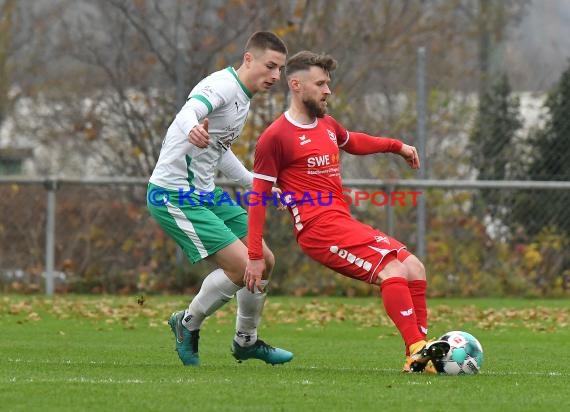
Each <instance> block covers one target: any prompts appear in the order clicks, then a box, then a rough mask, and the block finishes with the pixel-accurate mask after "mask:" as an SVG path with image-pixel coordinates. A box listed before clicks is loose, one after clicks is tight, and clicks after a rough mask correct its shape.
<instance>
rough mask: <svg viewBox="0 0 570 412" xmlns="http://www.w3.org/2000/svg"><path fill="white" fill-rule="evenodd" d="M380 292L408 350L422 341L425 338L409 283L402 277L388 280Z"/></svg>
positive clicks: (381, 286) (382, 285)
mask: <svg viewBox="0 0 570 412" xmlns="http://www.w3.org/2000/svg"><path fill="white" fill-rule="evenodd" d="M380 292H381V294H382V302H383V304H384V309H385V310H386V314H387V315H388V316H389V317H390V319H392V322H394V324H395V325H396V328H398V330H399V331H400V335H402V338H403V339H404V342H405V344H406V348H408V347H409V346H410V345H411V344H412V343H415V342H417V341H420V340H422V339H423V336H422V335H421V333H420V331H419V330H418V322H417V319H416V314H415V311H414V304H413V302H412V297H411V296H410V290H409V289H408V281H407V280H406V279H404V278H401V277H394V278H389V279H386V280H385V281H383V282H382V283H381V285H380Z"/></svg>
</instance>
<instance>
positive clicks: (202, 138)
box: [188, 118, 210, 149]
mask: <svg viewBox="0 0 570 412" xmlns="http://www.w3.org/2000/svg"><path fill="white" fill-rule="evenodd" d="M188 141H189V142H190V143H192V144H193V145H194V146H196V147H199V148H201V149H205V148H206V147H208V145H209V144H210V134H209V133H208V118H205V119H204V122H203V123H202V124H200V123H198V124H197V125H196V126H194V127H193V128H192V130H190V133H189V134H188Z"/></svg>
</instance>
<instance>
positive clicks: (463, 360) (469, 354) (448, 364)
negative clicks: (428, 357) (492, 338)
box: [433, 330, 483, 375]
mask: <svg viewBox="0 0 570 412" xmlns="http://www.w3.org/2000/svg"><path fill="white" fill-rule="evenodd" d="M438 340H440V341H444V342H447V343H449V351H448V352H447V353H446V354H445V356H443V357H442V358H440V359H437V360H434V361H433V363H434V366H435V368H436V370H437V371H438V372H439V373H444V374H447V375H475V374H476V373H478V372H479V370H480V369H481V365H482V364H483V347H482V346H481V344H480V343H479V341H478V340H477V339H476V338H475V336H473V335H471V334H470V333H467V332H463V331H459V330H454V331H451V332H447V333H446V334H444V335H443V336H441V337H440V338H439V339H438Z"/></svg>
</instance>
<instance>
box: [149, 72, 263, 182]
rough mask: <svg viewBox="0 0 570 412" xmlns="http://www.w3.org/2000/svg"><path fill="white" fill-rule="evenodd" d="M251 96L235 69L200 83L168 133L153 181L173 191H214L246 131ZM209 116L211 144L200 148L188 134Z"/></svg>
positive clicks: (152, 177)
mask: <svg viewBox="0 0 570 412" xmlns="http://www.w3.org/2000/svg"><path fill="white" fill-rule="evenodd" d="M251 97H252V94H251V93H250V92H249V91H248V90H247V88H246V87H245V85H244V84H243V83H242V82H241V81H240V80H239V78H238V75H237V73H236V71H235V70H234V69H233V68H232V67H228V68H226V69H224V70H220V71H217V72H214V73H212V74H211V75H209V76H208V77H206V78H204V79H203V80H202V81H200V82H199V83H198V84H197V85H196V87H194V88H193V89H192V91H191V92H190V94H189V97H188V100H187V101H186V103H185V104H184V106H183V107H182V109H180V111H179V112H178V114H177V115H176V118H175V119H174V121H173V122H172V124H171V125H170V127H169V128H168V131H167V132H166V137H165V138H164V140H163V142H162V148H161V149H160V156H159V158H158V162H157V163H156V166H155V168H154V171H153V172H152V176H151V177H150V182H151V183H153V184H155V185H157V186H161V187H164V188H167V189H173V190H179V189H183V190H190V188H196V190H197V191H199V192H211V191H212V190H214V187H215V184H214V178H215V176H216V168H217V167H218V166H219V163H220V160H221V158H222V155H223V154H224V153H225V152H226V151H227V150H229V148H230V146H231V144H232V143H233V142H234V140H236V139H237V138H238V137H239V135H240V133H241V132H242V130H243V126H244V124H245V121H246V118H247V114H248V112H249V103H250V100H251ZM206 117H207V118H208V133H209V134H210V144H209V145H208V147H207V148H205V149H200V148H199V147H196V146H194V145H193V144H191V143H190V142H189V141H188V134H189V133H190V130H192V128H193V127H194V126H195V125H196V124H197V123H199V122H201V121H202V119H204V118H206Z"/></svg>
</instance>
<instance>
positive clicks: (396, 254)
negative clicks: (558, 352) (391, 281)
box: [297, 214, 411, 283]
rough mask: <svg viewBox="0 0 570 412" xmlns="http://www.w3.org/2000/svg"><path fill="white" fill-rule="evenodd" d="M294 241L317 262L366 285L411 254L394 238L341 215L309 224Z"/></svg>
mask: <svg viewBox="0 0 570 412" xmlns="http://www.w3.org/2000/svg"><path fill="white" fill-rule="evenodd" d="M297 242H298V243H299V246H301V249H303V251H304V252H305V253H306V254H307V255H308V256H309V257H311V258H312V259H314V260H316V261H317V262H319V263H322V264H323V265H325V266H327V267H328V268H330V269H332V270H334V271H336V272H338V273H340V274H341V275H344V276H348V277H351V278H354V279H358V280H361V281H363V282H367V283H376V279H377V278H378V273H379V272H380V271H381V270H382V269H383V268H384V267H385V266H386V264H387V263H388V262H390V261H391V260H393V259H394V258H397V259H398V260H399V261H400V262H403V261H404V260H405V259H406V258H407V257H408V256H410V255H411V253H410V252H408V250H406V246H405V245H404V244H402V243H400V242H399V241H397V240H396V239H394V238H391V237H390V236H387V235H386V234H384V233H382V232H380V231H379V230H377V229H374V228H373V227H371V226H368V225H365V224H364V223H362V222H359V221H358V220H356V219H354V218H353V217H352V216H348V215H343V214H335V215H334V218H332V219H328V218H327V217H322V218H320V219H319V220H318V221H316V222H311V224H309V225H307V226H305V227H304V228H303V230H301V232H300V233H299V234H298V237H297Z"/></svg>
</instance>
